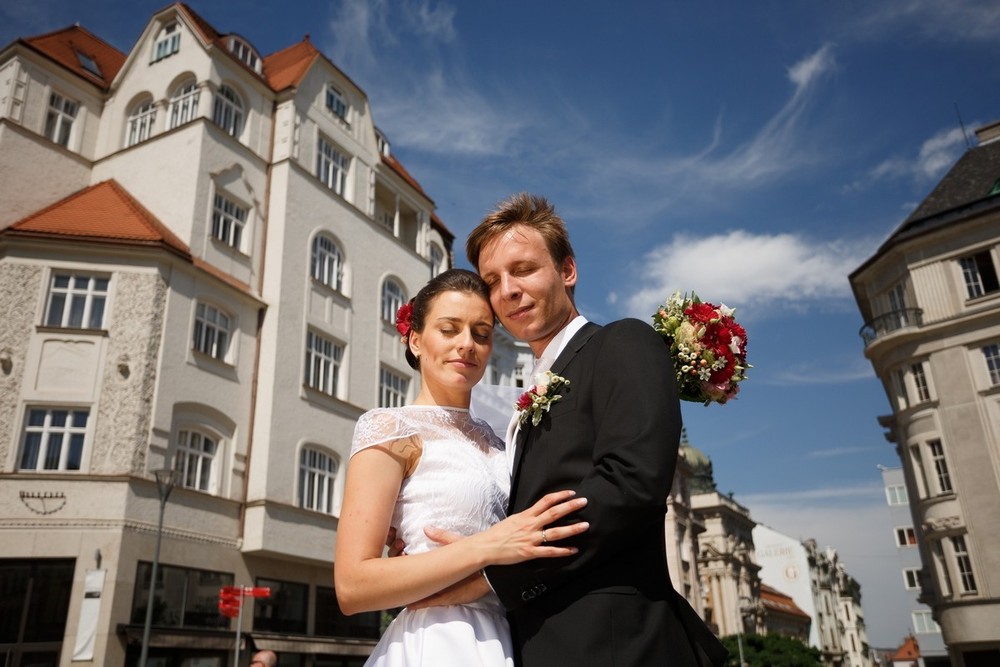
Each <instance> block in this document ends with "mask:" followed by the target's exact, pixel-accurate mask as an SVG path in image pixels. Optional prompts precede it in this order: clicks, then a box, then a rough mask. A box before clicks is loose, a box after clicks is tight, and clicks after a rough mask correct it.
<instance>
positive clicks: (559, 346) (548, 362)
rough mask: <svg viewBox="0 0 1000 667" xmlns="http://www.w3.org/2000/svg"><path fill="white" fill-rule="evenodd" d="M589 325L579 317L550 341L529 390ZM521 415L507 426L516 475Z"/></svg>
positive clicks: (510, 463)
mask: <svg viewBox="0 0 1000 667" xmlns="http://www.w3.org/2000/svg"><path fill="white" fill-rule="evenodd" d="M586 323H587V318H586V317H584V316H583V315H577V316H576V317H574V318H573V319H572V321H570V323H569V324H567V325H566V326H565V327H563V329H562V331H560V332H559V333H557V334H556V335H555V337H554V338H553V339H552V340H550V341H549V344H548V345H546V346H545V349H544V350H542V356H540V357H538V358H537V359H535V365H534V366H533V367H532V369H531V376H530V377H529V378H528V382H529V383H530V384H528V387H527V389H526V390H525V391H527V390H528V389H531V387H532V386H533V385H534V384H535V377H537V376H538V375H540V374H541V373H544V372H545V371H547V370H549V369H550V368H552V364H553V363H555V361H556V359H558V358H559V355H560V354H562V351H563V350H564V349H566V345H568V344H569V341H570V340H571V339H572V338H573V336H575V335H576V332H577V331H579V330H580V329H582V328H583V325H584V324H586ZM520 417H521V413H520V411H518V410H515V411H514V414H513V415H512V416H511V418H510V423H509V424H508V425H507V435H506V438H505V440H506V443H507V465H508V467H509V468H510V472H511V474H512V475H513V474H514V449H515V447H517V432H518V430H519V429H520V426H521V419H520Z"/></svg>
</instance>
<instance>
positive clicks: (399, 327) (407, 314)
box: [396, 303, 413, 345]
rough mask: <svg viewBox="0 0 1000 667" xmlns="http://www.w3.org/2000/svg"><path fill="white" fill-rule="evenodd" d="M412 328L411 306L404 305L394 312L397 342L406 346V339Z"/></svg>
mask: <svg viewBox="0 0 1000 667" xmlns="http://www.w3.org/2000/svg"><path fill="white" fill-rule="evenodd" d="M412 328H413V304H412V303H404V304H403V305H402V306H400V307H399V310H397V311H396V331H398V332H399V342H401V343H402V344H403V345H406V337H407V336H409V335H410V329H412Z"/></svg>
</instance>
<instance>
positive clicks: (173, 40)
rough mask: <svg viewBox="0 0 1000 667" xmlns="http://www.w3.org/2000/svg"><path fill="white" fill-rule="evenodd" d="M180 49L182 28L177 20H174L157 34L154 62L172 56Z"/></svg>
mask: <svg viewBox="0 0 1000 667" xmlns="http://www.w3.org/2000/svg"><path fill="white" fill-rule="evenodd" d="M180 50H181V30H180V26H178V25H177V21H173V22H172V23H168V24H167V25H165V26H163V29H162V30H160V34H159V35H157V36H156V43H155V44H154V45H153V62H154V63H155V62H156V61H157V60H162V59H163V58H166V57H167V56H172V55H174V54H175V53H177V52H178V51H180Z"/></svg>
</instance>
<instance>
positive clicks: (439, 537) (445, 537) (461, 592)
mask: <svg viewBox="0 0 1000 667" xmlns="http://www.w3.org/2000/svg"><path fill="white" fill-rule="evenodd" d="M424 534H425V535H427V537H429V538H430V539H432V540H433V541H435V542H437V543H438V544H451V543H452V542H457V541H458V540H460V539H462V536H461V535H458V534H456V533H449V532H448V531H447V530H441V529H440V528H433V527H428V528H424ZM489 592H490V585H489V583H487V581H486V577H485V576H484V575H483V573H482V572H476V573H475V574H470V575H469V576H468V577H466V578H465V579H463V580H462V581H459V582H457V583H454V584H452V585H451V586H449V587H448V588H445V589H444V590H441V591H438V592H437V593H435V594H434V595H429V596H428V597H425V598H424V599H423V600H419V601H417V602H415V603H413V604H409V605H406V606H407V607H408V608H409V609H423V608H425V607H446V606H448V605H452V604H465V603H466V602H473V601H475V600H478V599H479V598H481V597H483V596H484V595H486V594H487V593H489Z"/></svg>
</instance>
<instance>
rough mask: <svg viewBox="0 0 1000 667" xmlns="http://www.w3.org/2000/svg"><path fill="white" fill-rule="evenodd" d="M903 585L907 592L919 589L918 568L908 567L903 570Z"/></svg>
mask: <svg viewBox="0 0 1000 667" xmlns="http://www.w3.org/2000/svg"><path fill="white" fill-rule="evenodd" d="M903 583H904V585H905V586H906V588H907V590H914V589H917V588H920V568H916V567H908V568H906V569H905V570H903Z"/></svg>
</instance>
